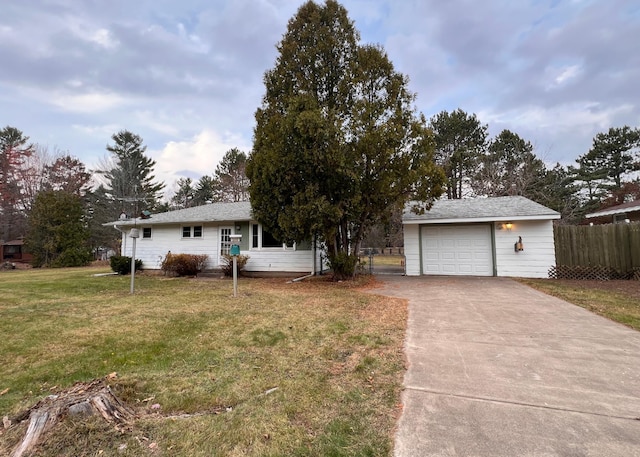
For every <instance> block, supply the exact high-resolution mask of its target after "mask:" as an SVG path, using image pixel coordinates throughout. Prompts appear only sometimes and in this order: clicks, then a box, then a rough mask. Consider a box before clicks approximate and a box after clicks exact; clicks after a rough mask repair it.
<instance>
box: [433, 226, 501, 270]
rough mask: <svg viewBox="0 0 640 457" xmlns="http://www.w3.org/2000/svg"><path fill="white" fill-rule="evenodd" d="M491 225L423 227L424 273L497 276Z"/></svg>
mask: <svg viewBox="0 0 640 457" xmlns="http://www.w3.org/2000/svg"><path fill="white" fill-rule="evenodd" d="M491 251H492V244H491V227H490V226H489V225H479V224H476V225H457V226H455V225H453V226H423V228H422V262H423V265H422V271H423V273H424V274H431V275H475V276H492V275H493V256H492V253H491Z"/></svg>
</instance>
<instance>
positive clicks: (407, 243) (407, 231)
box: [404, 224, 421, 276]
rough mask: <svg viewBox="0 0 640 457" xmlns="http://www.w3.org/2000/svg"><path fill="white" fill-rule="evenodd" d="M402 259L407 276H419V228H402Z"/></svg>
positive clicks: (415, 225) (416, 226)
mask: <svg viewBox="0 0 640 457" xmlns="http://www.w3.org/2000/svg"><path fill="white" fill-rule="evenodd" d="M404 258H405V271H406V274H407V276H419V275H420V273H421V271H420V226H419V225H417V224H413V225H405V226H404Z"/></svg>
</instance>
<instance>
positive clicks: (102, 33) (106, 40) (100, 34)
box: [89, 29, 120, 49]
mask: <svg viewBox="0 0 640 457" xmlns="http://www.w3.org/2000/svg"><path fill="white" fill-rule="evenodd" d="M89 41H93V42H94V43H98V44H99V45H100V46H102V47H103V48H105V49H114V48H116V47H117V46H118V45H119V44H120V42H119V41H118V40H116V39H115V38H114V37H113V35H112V34H111V32H110V31H109V30H107V29H98V30H96V31H95V32H94V33H93V34H92V35H90V36H89Z"/></svg>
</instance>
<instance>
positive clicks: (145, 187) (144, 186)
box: [102, 130, 165, 220]
mask: <svg viewBox="0 0 640 457" xmlns="http://www.w3.org/2000/svg"><path fill="white" fill-rule="evenodd" d="M111 139H112V140H113V142H114V143H113V144H112V145H107V151H109V152H110V153H111V154H112V159H113V166H112V167H111V168H109V169H107V170H102V172H103V173H104V175H105V178H106V179H107V188H108V189H109V193H110V194H111V197H112V199H113V200H114V214H113V217H114V218H115V217H117V215H118V214H120V213H121V212H123V211H124V212H125V213H126V214H128V215H129V216H132V217H137V216H138V214H139V212H140V211H141V210H143V209H150V210H151V209H154V208H155V207H156V205H157V204H158V203H159V201H160V198H161V195H160V192H161V191H162V190H163V189H164V187H165V185H164V183H158V182H156V181H155V179H156V178H155V176H154V175H153V168H154V166H155V165H156V162H155V161H154V160H152V159H150V158H149V157H147V156H145V154H144V153H145V151H146V150H147V147H146V146H144V145H143V141H142V138H141V137H140V136H139V135H136V134H134V133H131V132H130V131H128V130H121V131H119V132H118V133H115V134H113V135H112V136H111ZM112 220H113V219H112Z"/></svg>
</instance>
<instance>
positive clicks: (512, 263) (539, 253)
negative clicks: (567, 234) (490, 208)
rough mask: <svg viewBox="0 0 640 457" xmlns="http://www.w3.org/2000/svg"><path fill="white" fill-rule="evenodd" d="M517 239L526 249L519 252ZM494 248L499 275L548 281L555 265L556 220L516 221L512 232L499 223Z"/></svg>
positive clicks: (496, 226)
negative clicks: (520, 240) (516, 246)
mask: <svg viewBox="0 0 640 457" xmlns="http://www.w3.org/2000/svg"><path fill="white" fill-rule="evenodd" d="M518 237H522V244H523V246H524V250H522V251H519V252H516V251H515V247H514V245H515V243H516V242H517V241H518ZM495 246H496V269H497V273H498V276H513V277H524V278H547V277H548V276H549V268H551V266H553V265H555V263H556V258H555V244H554V241H553V221H513V224H512V226H511V230H507V229H506V228H503V226H502V223H496V224H495Z"/></svg>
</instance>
